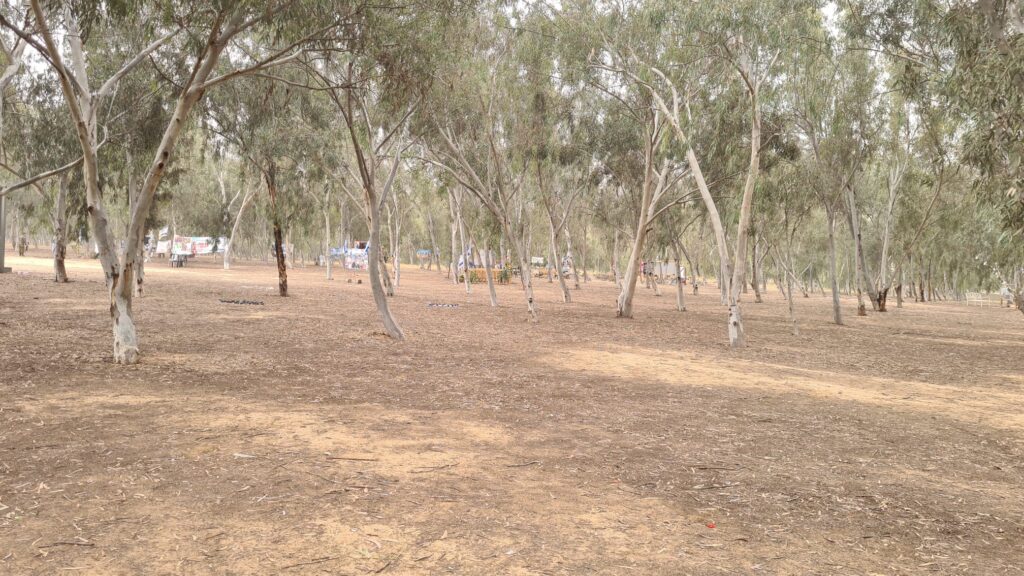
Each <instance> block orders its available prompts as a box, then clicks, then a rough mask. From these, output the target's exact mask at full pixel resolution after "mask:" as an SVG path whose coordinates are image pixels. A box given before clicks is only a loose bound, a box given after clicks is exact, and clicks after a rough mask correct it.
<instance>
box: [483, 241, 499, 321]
mask: <svg viewBox="0 0 1024 576" xmlns="http://www.w3.org/2000/svg"><path fill="white" fill-rule="evenodd" d="M483 251H484V274H486V275H487V291H488V293H490V296H491V306H492V307H495V308H496V307H497V306H498V293H497V291H495V289H494V276H493V275H492V274H491V269H492V267H493V265H494V262H492V260H491V250H490V248H488V246H487V243H486V242H485V243H484V246H483Z"/></svg>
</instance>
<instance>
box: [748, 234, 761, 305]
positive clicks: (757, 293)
mask: <svg viewBox="0 0 1024 576" xmlns="http://www.w3.org/2000/svg"><path fill="white" fill-rule="evenodd" d="M751 237H752V243H753V245H754V249H753V251H752V252H751V254H750V266H751V274H750V275H751V276H752V278H751V279H750V285H751V287H753V288H754V303H755V304H761V303H763V302H764V299H763V298H761V281H760V279H761V275H760V269H759V264H760V263H761V260H760V259H759V258H758V253H757V247H758V242H757V234H751Z"/></svg>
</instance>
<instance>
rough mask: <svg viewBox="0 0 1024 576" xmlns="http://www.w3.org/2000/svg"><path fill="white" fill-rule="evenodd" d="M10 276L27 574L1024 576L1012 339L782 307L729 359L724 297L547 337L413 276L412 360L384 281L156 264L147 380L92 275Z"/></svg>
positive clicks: (812, 306)
mask: <svg viewBox="0 0 1024 576" xmlns="http://www.w3.org/2000/svg"><path fill="white" fill-rule="evenodd" d="M39 256H41V255H39ZM10 265H12V266H14V268H15V269H16V270H18V271H22V272H23V273H21V274H13V275H4V276H0V573H4V574H18V575H20V574H58V573H71V574H227V573H231V574H374V573H380V574H438V573H452V574H487V575H493V574H757V573H762V574H911V573H938V574H972V575H975V576H977V575H990V574H992V575H995V574H1019V573H1021V572H1022V571H1024V568H1022V567H1024V459H1022V456H1024V410H1022V408H1024V354H1022V352H1024V317H1022V315H1021V314H1020V313H1019V312H1017V311H1011V310H1006V309H995V308H966V307H962V306H958V305H955V304H945V303H929V304H915V303H913V302H911V303H908V304H907V305H906V307H905V308H904V309H901V310H893V311H891V312H889V313H887V314H873V315H871V316H869V317H868V318H857V317H855V316H854V315H853V314H849V315H848V322H849V324H850V325H849V326H847V327H837V326H832V325H830V324H828V319H829V317H830V309H829V300H826V299H825V298H822V297H820V296H812V297H811V298H808V299H801V300H799V301H798V302H797V306H798V315H799V317H800V322H801V329H802V334H801V336H799V337H793V336H791V335H790V334H789V333H788V329H787V327H786V322H785V307H784V302H783V301H782V300H781V298H780V297H779V295H778V293H777V291H775V292H772V293H770V294H768V295H767V298H766V299H767V302H766V303H765V304H760V305H755V304H752V303H749V304H746V305H745V308H744V316H745V318H747V322H748V328H747V331H748V339H749V341H750V344H751V346H750V347H749V348H748V349H746V350H743V351H741V352H733V351H729V350H728V349H727V348H726V346H725V343H726V335H725V312H724V310H722V309H721V307H720V306H719V305H718V302H717V296H716V294H715V291H714V290H713V289H711V288H708V289H706V290H704V293H705V294H706V295H700V296H696V297H695V296H691V295H689V294H687V298H688V302H687V304H688V307H689V309H690V311H688V312H686V313H677V312H675V310H674V294H671V291H670V290H665V294H666V295H665V296H664V297H662V298H656V297H654V296H653V294H652V293H651V292H650V291H649V290H644V289H640V290H638V292H639V294H638V300H637V304H636V316H637V317H636V318H635V319H634V320H631V321H622V320H616V319H615V318H614V317H613V316H614V313H613V307H612V303H613V302H614V298H615V292H614V289H613V287H612V286H611V285H610V284H607V283H602V282H592V283H589V284H586V285H585V286H584V288H583V289H582V290H580V291H578V292H577V293H575V294H574V300H575V302H574V303H573V304H571V305H564V304H561V303H560V302H559V298H558V293H557V287H556V286H557V285H551V284H548V283H547V282H546V281H540V282H539V284H538V295H537V298H538V302H539V304H540V306H541V322H540V323H539V324H536V325H533V324H529V323H527V322H525V321H524V320H525V314H524V310H525V308H524V307H523V306H522V305H521V303H520V300H521V294H520V292H519V291H517V290H516V289H515V288H514V287H508V286H504V287H500V288H499V300H500V301H501V303H502V307H501V308H498V309H492V308H490V307H489V306H488V305H487V302H488V300H487V292H486V287H477V286H474V289H473V292H472V294H470V295H469V296H468V297H467V296H466V294H465V292H464V290H463V289H462V288H457V287H454V286H452V285H451V284H450V282H448V281H446V280H444V278H443V277H439V276H438V275H437V274H436V273H428V272H422V271H419V270H416V269H412V268H411V267H406V268H405V269H403V274H402V286H401V287H400V288H399V292H398V296H396V297H395V298H394V299H393V305H394V309H395V314H396V316H397V318H398V319H399V322H401V323H402V325H403V328H404V329H405V330H406V333H407V335H408V341H407V342H404V343H394V342H391V341H389V340H388V339H386V338H385V337H383V336H381V335H380V333H379V328H378V324H377V320H376V313H375V311H374V309H373V308H372V302H371V298H370V293H369V286H368V284H367V282H366V281H365V277H361V276H359V275H351V278H353V279H354V281H353V282H352V283H348V282H347V281H346V279H347V278H349V277H350V276H349V275H347V274H346V273H340V274H338V279H336V280H335V281H333V282H330V283H328V282H327V281H326V280H324V279H323V277H322V275H321V270H320V269H316V268H306V269H298V270H293V271H291V272H290V276H289V284H290V289H291V292H292V294H293V295H292V296H291V297H289V298H287V299H282V298H278V297H277V296H276V295H275V286H276V279H275V276H274V274H275V272H274V270H273V269H272V268H271V267H269V266H262V265H256V264H250V265H240V266H237V269H235V270H232V271H229V272H225V271H223V270H218V269H217V268H216V267H217V264H215V263H213V262H200V263H199V265H198V266H193V267H190V268H186V269H173V270H172V269H170V268H166V267H164V266H161V265H159V262H157V264H152V265H150V266H149V267H148V268H147V288H146V293H147V295H146V296H145V298H143V299H141V300H139V301H137V302H136V305H135V309H136V311H137V316H138V324H139V330H140V334H141V342H142V347H143V348H142V353H143V355H144V360H143V363H142V364H140V365H138V366H133V367H128V368H123V367H118V366H115V365H113V364H111V363H110V361H109V356H110V339H111V338H110V328H109V324H108V320H107V319H106V312H105V308H106V306H105V305H104V301H105V295H104V288H103V285H102V283H101V277H100V272H99V269H98V266H97V264H96V263H95V261H78V260H76V261H71V262H70V263H69V273H70V274H71V276H72V278H74V279H75V280H76V281H75V282H73V283H71V284H68V285H62V286H59V285H56V284H54V283H53V282H51V281H50V278H49V266H50V264H49V262H48V261H47V260H46V259H44V258H42V257H36V258H17V257H14V258H11V259H10ZM360 278H362V279H363V280H364V281H363V283H362V284H359V283H357V282H355V280H356V279H360ZM221 299H227V300H252V301H262V302H263V305H238V304H226V303H221V302H220V300H221ZM429 303H446V304H459V306H458V307H457V308H439V307H428V304H429ZM845 304H846V305H847V307H848V309H851V310H852V309H853V307H854V306H855V303H854V302H853V301H847V302H846V303H845Z"/></svg>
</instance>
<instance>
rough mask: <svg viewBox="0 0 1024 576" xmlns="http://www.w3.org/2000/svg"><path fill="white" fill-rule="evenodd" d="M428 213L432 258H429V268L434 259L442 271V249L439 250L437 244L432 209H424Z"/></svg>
mask: <svg viewBox="0 0 1024 576" xmlns="http://www.w3.org/2000/svg"><path fill="white" fill-rule="evenodd" d="M424 211H425V212H426V213H427V231H428V232H429V233H430V258H429V259H428V260H427V270H430V268H431V266H433V264H434V261H435V260H436V261H437V271H438V272H439V273H440V272H441V251H440V250H438V246H437V233H436V232H435V231H434V217H433V216H432V215H431V214H430V209H429V208H427V209H425V210H424Z"/></svg>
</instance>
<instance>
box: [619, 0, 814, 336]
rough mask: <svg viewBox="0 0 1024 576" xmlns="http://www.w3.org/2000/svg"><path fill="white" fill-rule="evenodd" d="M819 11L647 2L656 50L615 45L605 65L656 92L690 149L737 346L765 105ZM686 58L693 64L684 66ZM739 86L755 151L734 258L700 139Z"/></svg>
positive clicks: (644, 18) (772, 4)
mask: <svg viewBox="0 0 1024 576" xmlns="http://www.w3.org/2000/svg"><path fill="white" fill-rule="evenodd" d="M816 10H817V3H816V2H813V1H801V2H795V3H794V2H783V1H781V0H773V1H768V2H765V1H758V0H743V1H739V2H730V3H720V4H714V5H711V6H708V5H703V4H702V5H699V6H698V5H692V4H689V3H676V2H668V1H665V2H655V3H651V4H650V5H648V6H644V7H642V8H640V13H639V14H638V15H636V16H634V18H636V19H637V20H639V21H640V22H642V23H643V24H644V26H646V27H647V28H648V30H649V34H648V36H649V37H650V38H653V39H657V40H654V49H651V48H648V49H647V50H640V49H638V48H637V46H638V44H637V43H636V42H634V43H633V44H627V45H626V46H624V47H622V48H619V49H617V50H609V54H610V58H609V62H607V63H606V64H605V65H606V66H608V67H609V68H610V69H614V70H616V71H617V72H619V73H621V74H623V75H624V76H626V77H628V78H630V79H631V80H632V81H633V82H635V83H637V84H638V85H640V86H643V87H644V88H645V89H646V90H647V91H648V92H649V93H650V95H651V98H652V100H653V102H654V104H655V105H656V107H657V110H658V111H659V112H660V113H661V114H663V115H664V118H665V121H666V122H667V124H668V125H669V126H670V127H671V129H672V131H673V133H674V136H675V139H676V141H677V142H676V145H677V146H678V147H679V148H680V149H681V150H682V151H683V152H684V153H685V158H686V161H687V164H688V166H689V170H690V173H691V174H692V177H693V179H694V181H695V183H696V185H697V189H698V191H699V192H700V196H701V199H702V200H703V202H704V205H705V208H706V209H707V211H708V216H709V220H710V222H711V225H712V228H713V230H714V233H715V234H714V235H715V241H716V245H717V248H718V255H719V263H720V270H721V274H722V277H723V280H724V282H723V285H722V286H721V288H722V290H723V300H724V301H725V303H726V304H727V305H728V308H729V319H728V333H729V343H730V346H732V347H734V348H740V347H743V346H744V345H745V335H744V328H743V320H742V314H741V311H740V304H739V302H740V294H741V291H742V289H743V285H744V278H745V274H746V259H747V244H748V233H749V228H750V223H751V207H752V202H753V198H754V192H755V190H756V185H757V180H758V175H759V170H760V153H761V148H762V146H763V142H762V114H763V106H764V104H765V102H766V101H770V100H772V99H773V95H774V92H775V90H776V89H777V88H778V84H779V82H780V77H779V74H780V71H779V68H780V67H778V66H776V64H777V62H778V60H779V58H780V56H782V55H783V54H787V55H788V54H789V53H790V52H791V46H792V43H793V42H794V41H795V40H796V38H797V37H799V35H800V34H801V33H802V32H803V31H805V30H806V29H807V28H808V27H809V26H811V25H813V23H814V15H815V14H816ZM638 36H639V37H640V38H645V36H642V35H638ZM683 62H685V63H687V65H686V66H680V65H679V64H680V63H683ZM730 77H731V78H733V81H732V82H733V83H730V80H729V78H730ZM730 84H732V85H730ZM737 87H738V89H740V90H741V91H742V92H743V93H744V95H745V97H746V100H747V103H748V106H747V111H748V113H749V142H748V145H749V150H750V154H749V162H748V165H747V167H746V169H745V171H746V179H745V181H744V184H743V187H742V195H741V198H740V202H739V211H738V215H737V226H736V238H735V242H736V243H735V249H734V250H733V253H732V255H731V257H730V254H729V250H728V248H727V245H726V229H725V227H724V226H723V224H722V217H721V210H720V209H719V206H718V205H716V202H715V199H714V197H713V196H712V194H711V190H710V186H709V184H708V181H707V179H706V178H705V176H704V171H703V170H702V166H701V163H700V160H699V159H698V156H697V153H696V150H695V148H696V146H695V142H696V139H697V138H698V136H699V134H698V132H697V128H698V127H699V126H700V122H701V121H702V119H703V120H706V119H707V118H708V117H711V116H713V115H714V114H715V113H716V112H719V111H717V110H715V109H714V105H715V103H716V102H718V101H720V100H722V99H723V98H724V97H725V96H726V95H728V94H730V92H731V90H733V89H735V88H737ZM726 113H727V114H728V113H732V114H734V113H735V112H732V111H731V110H730V111H729V112H726ZM712 137H714V135H712Z"/></svg>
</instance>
